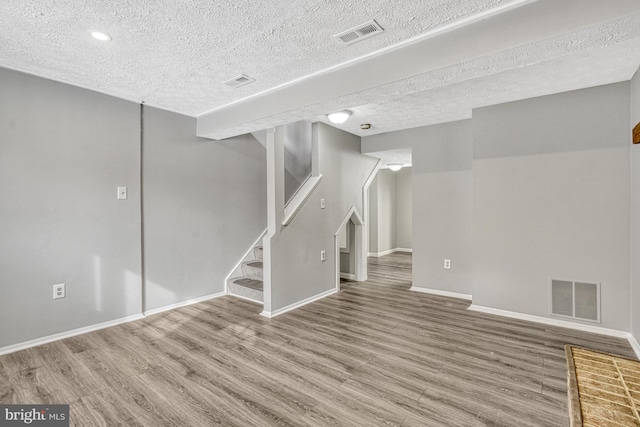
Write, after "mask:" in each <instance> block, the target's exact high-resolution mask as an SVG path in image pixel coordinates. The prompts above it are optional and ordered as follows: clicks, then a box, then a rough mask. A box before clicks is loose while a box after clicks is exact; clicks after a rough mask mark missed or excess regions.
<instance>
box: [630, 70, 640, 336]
mask: <svg viewBox="0 0 640 427" xmlns="http://www.w3.org/2000/svg"><path fill="white" fill-rule="evenodd" d="M638 122H640V71H639V72H637V73H636V75H635V76H634V77H633V80H631V126H630V129H633V127H634V126H636V125H637V124H638ZM631 297H632V298H631V331H632V332H633V335H634V336H635V338H636V340H640V144H635V145H633V146H632V147H631Z"/></svg>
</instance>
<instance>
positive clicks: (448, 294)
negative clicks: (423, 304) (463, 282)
mask: <svg viewBox="0 0 640 427" xmlns="http://www.w3.org/2000/svg"><path fill="white" fill-rule="evenodd" d="M409 290H410V291H414V292H421V293H423V294H431V295H438V296H441V297H449V298H457V299H463V300H468V301H471V300H472V299H473V297H472V296H471V295H469V294H461V293H458V292H449V291H440V290H438V289H429V288H422V287H420V286H411V288H409Z"/></svg>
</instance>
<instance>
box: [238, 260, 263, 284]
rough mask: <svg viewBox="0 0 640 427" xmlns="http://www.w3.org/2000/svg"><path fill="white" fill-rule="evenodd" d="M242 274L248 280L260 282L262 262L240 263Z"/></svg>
mask: <svg viewBox="0 0 640 427" xmlns="http://www.w3.org/2000/svg"><path fill="white" fill-rule="evenodd" d="M242 273H243V274H244V275H245V277H248V278H249V279H256V280H262V261H248V262H244V263H242Z"/></svg>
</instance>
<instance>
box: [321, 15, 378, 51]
mask: <svg viewBox="0 0 640 427" xmlns="http://www.w3.org/2000/svg"><path fill="white" fill-rule="evenodd" d="M382 32H384V30H383V29H382V27H381V26H380V25H379V24H378V23H377V22H376V21H374V20H373V19H372V20H371V21H369V22H365V23H364V24H360V25H358V26H356V27H353V28H351V29H350V30H347V31H343V32H341V33H339V34H336V35H335V36H333V37H335V38H337V39H338V40H340V41H342V42H343V43H344V44H346V45H349V44H352V43H355V42H359V41H360V40H364V39H366V38H369V37H372V36H375V35H376V34H380V33H382Z"/></svg>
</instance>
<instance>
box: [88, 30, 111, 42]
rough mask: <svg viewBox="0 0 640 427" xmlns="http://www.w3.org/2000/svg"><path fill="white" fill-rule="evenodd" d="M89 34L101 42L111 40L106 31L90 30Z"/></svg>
mask: <svg viewBox="0 0 640 427" xmlns="http://www.w3.org/2000/svg"><path fill="white" fill-rule="evenodd" d="M91 36H92V37H93V38H94V39H97V40H100V41H101V42H108V41H111V36H110V35H109V34H107V33H102V32H100V31H92V32H91Z"/></svg>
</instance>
